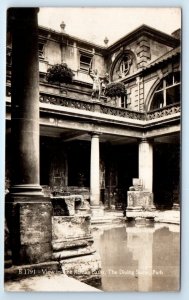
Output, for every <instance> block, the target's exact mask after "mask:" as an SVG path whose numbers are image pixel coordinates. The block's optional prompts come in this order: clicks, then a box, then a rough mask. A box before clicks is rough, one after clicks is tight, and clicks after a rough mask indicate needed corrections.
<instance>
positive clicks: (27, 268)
mask: <svg viewBox="0 0 189 300" xmlns="http://www.w3.org/2000/svg"><path fill="white" fill-rule="evenodd" d="M58 270H60V265H59V263H58V262H57V261H50V262H45V263H38V264H30V265H21V266H12V267H11V268H7V269H5V276H4V280H5V281H8V280H20V279H23V278H27V277H30V276H36V275H40V276H42V275H44V273H46V272H58Z"/></svg>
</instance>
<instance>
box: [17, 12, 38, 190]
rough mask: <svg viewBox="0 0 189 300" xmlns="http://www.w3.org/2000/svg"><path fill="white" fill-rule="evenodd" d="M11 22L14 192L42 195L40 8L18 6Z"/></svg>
mask: <svg viewBox="0 0 189 300" xmlns="http://www.w3.org/2000/svg"><path fill="white" fill-rule="evenodd" d="M12 11H13V14H12V16H13V20H12V22H13V24H12V93H11V95H12V97H11V103H12V113H11V135H12V147H13V149H14V150H13V151H12V178H11V182H12V186H11V193H15V194H19V195H20V194H24V195H31V194H32V195H42V193H41V190H42V189H41V187H40V185H39V62H38V25H37V9H36V8H33V9H29V8H28V9H24V8H20V9H19V8H16V9H12Z"/></svg>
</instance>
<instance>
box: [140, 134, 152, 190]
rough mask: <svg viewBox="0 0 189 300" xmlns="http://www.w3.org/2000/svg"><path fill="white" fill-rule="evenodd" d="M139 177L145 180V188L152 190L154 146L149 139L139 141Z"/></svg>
mask: <svg viewBox="0 0 189 300" xmlns="http://www.w3.org/2000/svg"><path fill="white" fill-rule="evenodd" d="M139 178H140V179H142V181H143V188H144V189H145V190H147V191H149V192H152V184H153V148H152V144H151V143H150V142H149V141H147V139H142V140H141V141H140V143H139Z"/></svg>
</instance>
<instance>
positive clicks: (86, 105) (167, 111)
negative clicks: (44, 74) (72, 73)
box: [39, 93, 181, 121]
mask: <svg viewBox="0 0 189 300" xmlns="http://www.w3.org/2000/svg"><path fill="white" fill-rule="evenodd" d="M39 101H40V102H41V103H46V104H53V105H59V106H63V107H68V108H74V109H79V110H84V111H89V112H100V113H102V114H106V115H111V116H117V117H123V118H128V119H134V120H142V121H149V120H155V119H159V118H163V117H166V116H170V115H175V114H177V113H180V111H181V106H180V103H174V104H171V105H168V106H166V107H163V108H159V109H156V110H153V111H149V112H139V111H134V110H131V109H126V108H121V107H116V106H112V105H109V104H106V103H104V102H99V101H98V102H97V101H91V100H76V99H72V98H69V97H63V96H59V95H50V94H45V93H40V98H39Z"/></svg>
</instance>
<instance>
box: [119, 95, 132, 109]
mask: <svg viewBox="0 0 189 300" xmlns="http://www.w3.org/2000/svg"><path fill="white" fill-rule="evenodd" d="M130 104H131V99H130V97H129V95H125V96H121V97H120V107H122V108H128V106H129V105H130Z"/></svg>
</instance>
